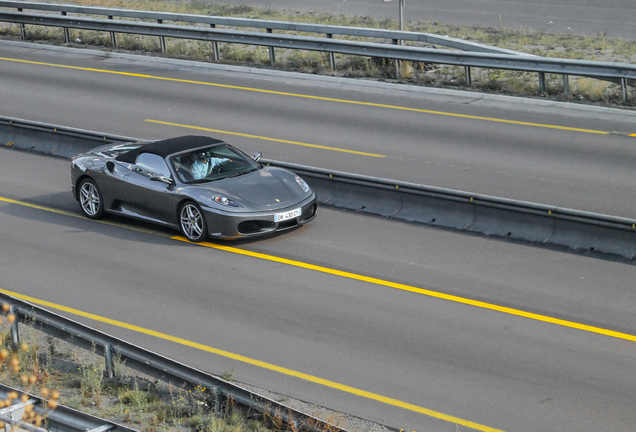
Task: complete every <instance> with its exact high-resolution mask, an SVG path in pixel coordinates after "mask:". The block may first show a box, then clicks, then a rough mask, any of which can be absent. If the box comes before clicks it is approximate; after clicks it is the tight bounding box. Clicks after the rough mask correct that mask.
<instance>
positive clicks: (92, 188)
mask: <svg viewBox="0 0 636 432" xmlns="http://www.w3.org/2000/svg"><path fill="white" fill-rule="evenodd" d="M79 203H80V208H81V209H82V212H83V213H84V214H85V215H86V217H89V218H91V219H99V218H101V217H103V216H104V199H103V198H102V193H101V192H100V191H99V188H98V187H97V184H96V183H95V182H94V181H93V180H92V179H88V178H87V179H84V180H82V183H81V184H80V187H79Z"/></svg>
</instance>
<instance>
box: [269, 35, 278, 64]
mask: <svg viewBox="0 0 636 432" xmlns="http://www.w3.org/2000/svg"><path fill="white" fill-rule="evenodd" d="M267 33H272V29H271V28H268V29H267ZM269 62H270V63H271V64H274V63H276V57H275V56H274V47H269Z"/></svg>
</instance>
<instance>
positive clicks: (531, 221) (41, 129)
mask: <svg viewBox="0 0 636 432" xmlns="http://www.w3.org/2000/svg"><path fill="white" fill-rule="evenodd" d="M137 140H138V139H136V138H130V137H122V136H117V135H108V134H104V133H100V132H91V131H86V130H80V129H72V128H65V127H60V126H54V125H47V124H44V123H37V122H31V121H27V120H20V119H14V118H10V117H0V144H4V145H10V146H13V147H15V148H20V149H25V150H33V151H38V152H41V153H47V154H54V155H58V156H63V157H71V156H74V155H75V154H77V153H80V152H82V151H86V150H89V149H91V148H93V147H96V145H97V143H109V142H129V141H137ZM261 162H262V163H265V164H269V165H272V166H279V167H283V168H287V169H290V170H292V171H294V172H296V173H298V174H299V175H302V176H303V178H305V180H307V182H308V183H309V185H310V186H311V187H312V188H313V189H314V190H315V191H316V194H317V195H318V202H319V204H321V205H328V206H333V207H337V208H342V209H347V210H353V211H357V212H363V213H369V214H375V215H381V216H385V217H389V218H393V219H399V220H405V221H410V222H417V223H422V224H426V225H431V226H438V227H445V228H452V229H457V230H461V231H467V232H473V233H479V234H485V235H493V236H497V237H503V238H510V239H516V240H522V241H527V242H532V243H536V244H548V245H554V246H559V247H566V248H570V249H573V250H578V251H586V252H601V253H607V254H613V255H618V256H620V257H623V258H626V259H629V260H632V259H634V257H636V219H631V218H624V217H618V216H610V215H604V214H598V213H591V212H585V211H580V210H574V209H568V208H563V207H558V206H549V205H544V204H537V203H531V202H526V201H518V200H512V199H506V198H499V197H494V196H490V195H484V194H477V193H471V192H464V191H457V190H452V189H445V188H438V187H434V186H427V185H419V184H415V183H409V182H402V181H397V180H390V179H382V178H377V177H370V176H364V175H358V174H351V173H345V172H339V171H334V170H328V169H322V168H315V167H309V166H304V165H297V164H290V163H285V162H280V161H273V160H265V159H262V160H261Z"/></svg>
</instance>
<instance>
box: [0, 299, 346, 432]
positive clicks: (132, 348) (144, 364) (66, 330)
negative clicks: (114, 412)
mask: <svg viewBox="0 0 636 432" xmlns="http://www.w3.org/2000/svg"><path fill="white" fill-rule="evenodd" d="M0 302H3V303H8V304H9V305H11V313H13V314H14V315H15V316H16V321H15V322H14V325H13V326H12V331H11V337H12V341H13V343H14V344H16V345H19V332H18V325H17V323H18V322H21V323H23V324H27V325H31V326H33V327H34V328H35V329H36V330H40V331H43V332H45V333H47V334H49V335H51V336H54V337H56V338H59V339H63V340H65V341H66V342H68V343H71V344H73V345H75V346H78V347H80V348H83V349H86V350H89V351H93V352H95V353H96V354H98V355H101V356H103V357H104V358H105V361H106V371H107V373H108V374H109V375H110V376H113V370H114V367H113V358H115V355H116V356H118V358H120V359H121V361H122V362H123V363H124V364H125V365H126V366H127V367H130V368H132V369H135V370H138V371H140V372H142V373H144V374H146V375H149V376H151V377H153V378H156V379H159V380H162V381H164V382H167V383H172V384H173V385H175V386H176V387H177V388H184V389H195V388H197V386H198V388H206V389H208V390H209V391H211V392H214V393H215V395H217V396H220V397H222V398H224V399H226V400H232V401H233V403H236V404H239V405H241V406H243V407H246V408H249V409H253V410H256V411H258V412H260V413H266V414H268V415H269V416H270V418H280V419H282V420H283V422H284V423H283V424H284V425H288V426H289V428H290V429H291V430H298V431H308V432H325V431H329V432H347V431H346V430H345V429H341V428H339V427H337V426H333V425H330V424H328V423H325V422H323V421H322V420H320V419H318V418H316V417H312V416H311V415H309V414H305V413H303V412H300V411H298V410H295V409H293V408H291V407H288V406H286V405H284V404H281V403H279V402H276V401H274V400H271V399H268V398H266V397H264V396H260V395H258V394H256V393H253V392H250V391H249V390H246V389H244V388H242V387H240V386H238V385H236V384H233V383H231V382H228V381H225V380H223V379H221V378H218V377H215V376H213V375H211V374H209V373H206V372H203V371H200V370H198V369H195V368H192V367H189V366H186V365H184V364H182V363H179V362H177V361H175V360H172V359H169V358H167V357H164V356H161V355H159V354H156V353H154V352H151V351H149V350H146V349H144V348H141V347H138V346H136V345H133V344H131V343H129V342H126V341H124V340H122V339H118V338H115V337H114V336H110V335H108V334H106V333H103V332H101V331H98V330H95V329H93V328H91V327H88V326H85V325H83V324H80V323H78V322H76V321H73V320H71V319H68V318H65V317H63V316H61V315H57V314H55V313H52V312H50V311H48V310H46V309H44V308H41V307H39V306H36V305H33V304H31V303H28V302H25V301H23V300H20V299H17V298H15V297H12V296H9V295H7V294H4V293H0ZM0 392H1V388H0ZM58 409H59V408H58ZM58 409H56V410H55V411H53V412H52V413H51V414H49V416H48V418H49V419H52V420H55V421H56V422H57V424H58V428H56V429H54V430H57V431H59V432H82V431H84V432H85V431H87V430H88V431H89V432H90V431H92V430H99V431H102V430H113V431H114V432H128V431H129V429H127V428H123V427H117V426H118V425H116V424H115V423H108V422H107V424H108V425H109V426H112V427H113V428H114V429H110V428H105V429H101V428H100V429H97V428H99V427H100V426H103V425H104V423H101V424H94V420H93V426H92V427H89V428H88V429H87V428H85V427H82V426H81V425H82V424H86V426H90V423H88V422H89V421H91V420H90V419H89V418H88V417H86V416H85V415H83V414H82V413H79V412H77V411H74V410H70V409H62V410H59V411H58ZM54 416H57V417H54Z"/></svg>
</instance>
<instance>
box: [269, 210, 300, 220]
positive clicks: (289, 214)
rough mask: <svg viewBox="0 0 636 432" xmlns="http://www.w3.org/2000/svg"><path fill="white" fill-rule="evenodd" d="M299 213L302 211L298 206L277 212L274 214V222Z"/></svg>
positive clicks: (294, 216) (291, 217)
mask: <svg viewBox="0 0 636 432" xmlns="http://www.w3.org/2000/svg"><path fill="white" fill-rule="evenodd" d="M301 214H302V211H301V210H300V209H299V208H297V209H294V210H290V211H288V212H285V213H277V214H275V215H274V222H282V221H285V220H288V219H293V218H296V217H298V216H300V215H301Z"/></svg>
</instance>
